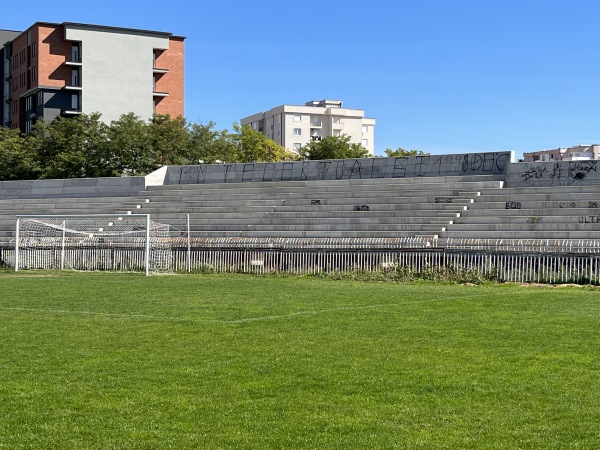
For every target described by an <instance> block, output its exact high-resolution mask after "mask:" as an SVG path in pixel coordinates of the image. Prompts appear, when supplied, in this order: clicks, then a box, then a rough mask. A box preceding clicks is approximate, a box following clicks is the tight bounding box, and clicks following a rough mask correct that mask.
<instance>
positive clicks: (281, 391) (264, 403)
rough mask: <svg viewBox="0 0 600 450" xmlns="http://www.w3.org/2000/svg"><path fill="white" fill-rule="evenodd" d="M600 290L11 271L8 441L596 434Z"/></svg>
mask: <svg viewBox="0 0 600 450" xmlns="http://www.w3.org/2000/svg"><path fill="white" fill-rule="evenodd" d="M599 405H600V290H598V289H591V288H541V287H521V286H514V285H485V286H459V285H442V284H425V283H418V284H393V283H374V282H363V283H359V282H353V281H329V280H318V279H302V278H275V277H271V278H269V277H253V276H242V275H239V276H237V275H231V276H219V275H210V276H200V275H195V276H187V275H174V276H155V277H143V276H141V275H130V274H97V273H92V274H82V273H61V274H58V273H37V272H20V273H18V274H13V273H9V272H3V273H0V448H1V449H11V450H12V449H167V448H172V449H218V448H223V449H233V448H237V449H313V448H314V449H391V448H433V449H439V448H452V449H457V448H510V449H513V448H532V449H533V448H535V449H551V448H556V449H559V448H560V449H563V448H573V449H575V448H576V449H595V448H599V447H600V406H599Z"/></svg>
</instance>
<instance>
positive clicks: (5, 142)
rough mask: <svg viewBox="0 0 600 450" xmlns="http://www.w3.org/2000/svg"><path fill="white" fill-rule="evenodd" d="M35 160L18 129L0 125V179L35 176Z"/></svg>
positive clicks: (22, 178) (21, 178) (28, 178)
mask: <svg viewBox="0 0 600 450" xmlns="http://www.w3.org/2000/svg"><path fill="white" fill-rule="evenodd" d="M35 161H36V158H35V156H34V155H33V153H32V151H31V148H30V147H29V146H28V145H27V142H26V141H25V139H23V137H22V136H21V135H20V132H19V130H14V129H9V128H4V127H0V180H30V179H35V178H37V171H36V166H35Z"/></svg>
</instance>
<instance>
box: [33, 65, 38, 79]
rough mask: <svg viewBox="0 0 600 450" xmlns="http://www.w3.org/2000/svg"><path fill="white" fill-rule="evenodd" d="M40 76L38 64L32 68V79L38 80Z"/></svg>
mask: <svg viewBox="0 0 600 450" xmlns="http://www.w3.org/2000/svg"><path fill="white" fill-rule="evenodd" d="M37 78H38V68H37V66H33V67H32V68H31V81H37Z"/></svg>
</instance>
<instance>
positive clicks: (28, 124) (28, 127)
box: [25, 120, 31, 134]
mask: <svg viewBox="0 0 600 450" xmlns="http://www.w3.org/2000/svg"><path fill="white" fill-rule="evenodd" d="M30 133H31V120H28V121H26V122H25V134H30Z"/></svg>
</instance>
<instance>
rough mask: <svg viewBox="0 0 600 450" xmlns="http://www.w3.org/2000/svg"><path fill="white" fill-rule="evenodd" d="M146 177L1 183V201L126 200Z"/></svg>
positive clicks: (139, 187) (138, 189)
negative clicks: (43, 199) (40, 199)
mask: <svg viewBox="0 0 600 450" xmlns="http://www.w3.org/2000/svg"><path fill="white" fill-rule="evenodd" d="M145 183H146V179H145V177H110V178H109V177H106V178H70V179H62V180H26V181H0V199H1V198H7V199H8V198H52V197H62V198H65V197H73V198H76V197H126V196H131V195H135V194H137V193H138V192H139V191H141V190H143V189H145V186H146V184H145Z"/></svg>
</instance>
